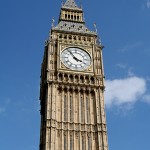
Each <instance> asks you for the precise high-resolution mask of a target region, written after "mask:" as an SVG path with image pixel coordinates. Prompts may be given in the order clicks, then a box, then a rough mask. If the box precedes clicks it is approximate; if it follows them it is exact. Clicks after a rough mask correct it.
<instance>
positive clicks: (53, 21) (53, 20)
mask: <svg viewBox="0 0 150 150" xmlns="http://www.w3.org/2000/svg"><path fill="white" fill-rule="evenodd" d="M54 23H55V19H54V17H53V18H52V28H53V27H54Z"/></svg>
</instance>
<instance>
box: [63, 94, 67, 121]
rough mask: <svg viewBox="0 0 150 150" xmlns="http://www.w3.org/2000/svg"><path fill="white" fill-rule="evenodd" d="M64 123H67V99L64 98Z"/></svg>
mask: <svg viewBox="0 0 150 150" xmlns="http://www.w3.org/2000/svg"><path fill="white" fill-rule="evenodd" d="M64 121H67V97H66V95H65V96H64Z"/></svg>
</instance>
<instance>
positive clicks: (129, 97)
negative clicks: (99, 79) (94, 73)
mask: <svg viewBox="0 0 150 150" xmlns="http://www.w3.org/2000/svg"><path fill="white" fill-rule="evenodd" d="M145 93H146V80H145V79H143V78H139V77H136V76H133V77H127V78H124V79H115V80H106V92H105V103H106V106H107V107H111V106H113V105H117V106H121V105H124V104H134V103H135V102H136V101H138V100H140V99H142V97H145V98H146V95H145ZM147 100H150V96H149V97H147Z"/></svg>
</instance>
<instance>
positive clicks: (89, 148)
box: [88, 137, 91, 150]
mask: <svg viewBox="0 0 150 150" xmlns="http://www.w3.org/2000/svg"><path fill="white" fill-rule="evenodd" d="M88 150H91V138H90V137H88Z"/></svg>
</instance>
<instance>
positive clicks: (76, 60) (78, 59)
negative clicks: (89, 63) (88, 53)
mask: <svg viewBox="0 0 150 150" xmlns="http://www.w3.org/2000/svg"><path fill="white" fill-rule="evenodd" d="M69 53H70V54H71V55H72V56H73V59H75V60H76V61H80V62H82V61H81V60H80V59H78V58H77V57H75V56H74V55H73V53H72V52H71V51H69Z"/></svg>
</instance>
